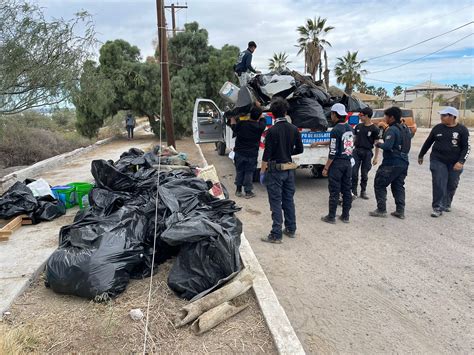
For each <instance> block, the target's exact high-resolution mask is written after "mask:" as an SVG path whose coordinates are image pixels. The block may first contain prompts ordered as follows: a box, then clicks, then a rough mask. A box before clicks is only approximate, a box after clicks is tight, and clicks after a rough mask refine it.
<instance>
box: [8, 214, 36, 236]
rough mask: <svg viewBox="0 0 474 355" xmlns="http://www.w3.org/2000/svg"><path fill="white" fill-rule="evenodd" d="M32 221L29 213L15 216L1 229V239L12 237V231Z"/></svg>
mask: <svg viewBox="0 0 474 355" xmlns="http://www.w3.org/2000/svg"><path fill="white" fill-rule="evenodd" d="M31 223H32V221H31V220H30V219H29V218H28V216H27V215H21V216H17V217H15V218H13V219H12V220H11V221H10V222H8V223H7V224H6V225H5V226H4V227H3V228H2V229H0V241H5V240H8V239H9V238H10V236H11V235H12V233H13V232H14V231H15V230H17V229H18V228H20V227H21V226H22V225H23V224H31Z"/></svg>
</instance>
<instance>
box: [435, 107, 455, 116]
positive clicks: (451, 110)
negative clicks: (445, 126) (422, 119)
mask: <svg viewBox="0 0 474 355" xmlns="http://www.w3.org/2000/svg"><path fill="white" fill-rule="evenodd" d="M438 113H439V114H440V115H451V116H455V117H459V113H458V110H456V109H455V108H454V107H450V106H448V107H446V108H445V109H442V110H441V111H438Z"/></svg>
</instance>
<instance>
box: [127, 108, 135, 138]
mask: <svg viewBox="0 0 474 355" xmlns="http://www.w3.org/2000/svg"><path fill="white" fill-rule="evenodd" d="M135 124H136V121H135V117H133V116H132V114H131V113H130V112H128V113H127V116H126V117H125V128H126V129H127V135H128V139H133V130H134V129H135Z"/></svg>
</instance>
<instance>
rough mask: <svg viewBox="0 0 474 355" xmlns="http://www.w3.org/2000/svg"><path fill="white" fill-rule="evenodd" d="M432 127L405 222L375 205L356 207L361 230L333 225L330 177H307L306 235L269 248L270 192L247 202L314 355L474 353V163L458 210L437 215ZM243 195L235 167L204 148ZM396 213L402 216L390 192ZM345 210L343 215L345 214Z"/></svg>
mask: <svg viewBox="0 0 474 355" xmlns="http://www.w3.org/2000/svg"><path fill="white" fill-rule="evenodd" d="M427 132H428V130H420V131H419V132H418V133H417V134H416V136H415V139H414V141H413V145H412V154H411V165H410V168H409V172H408V178H407V180H406V191H407V209H406V215H407V218H406V219H405V220H403V221H402V220H398V219H396V218H394V217H391V216H389V218H386V219H377V218H373V217H369V216H368V212H369V211H371V210H374V209H375V207H376V205H375V200H374V196H373V185H372V183H373V177H374V175H375V170H376V169H372V171H371V172H370V174H369V177H370V180H369V189H368V191H369V192H370V200H368V201H365V200H361V199H358V200H356V201H354V204H353V208H352V211H351V223H350V224H343V223H338V224H336V225H328V224H326V223H323V222H321V221H320V217H321V216H323V215H324V214H326V213H327V205H328V190H327V179H312V178H310V174H309V171H304V170H302V171H298V173H297V182H296V186H297V191H296V208H297V220H298V235H297V238H296V239H294V240H292V239H291V240H290V239H288V238H285V239H284V243H283V244H282V245H271V244H267V243H262V242H261V241H260V240H259V239H260V237H261V236H262V235H266V234H268V232H269V230H270V226H271V217H270V211H269V205H268V201H267V195H266V191H265V189H264V188H263V187H262V186H260V185H257V186H256V189H255V190H256V193H257V197H256V198H254V199H252V200H245V199H241V200H238V201H239V204H240V205H241V206H242V207H243V210H242V212H240V216H239V217H240V218H241V219H242V220H243V222H244V230H245V234H246V236H247V238H248V239H249V242H250V244H251V246H252V248H253V250H254V251H255V254H256V255H257V258H258V259H259V261H260V263H261V264H262V267H263V269H264V271H265V273H266V274H267V276H268V279H269V280H270V282H271V284H272V286H273V288H274V290H275V292H276V294H277V297H278V298H279V300H280V302H281V304H282V305H283V307H284V309H285V311H286V313H287V314H288V317H289V319H290V321H291V323H292V325H293V326H294V328H295V330H296V332H297V335H298V337H299V338H300V340H301V341H302V343H303V346H304V348H305V350H306V351H307V352H308V353H338V352H339V353H362V354H369V353H370V354H379V353H393V352H396V353H464V354H467V353H473V352H474V337H473V332H472V329H474V322H473V312H472V304H473V298H474V297H473V261H474V259H473V255H474V253H473V232H472V231H473V229H474V228H473V227H474V222H473V213H472V206H473V204H474V197H473V194H472V191H473V189H474V175H473V171H474V168H473V166H474V165H473V163H472V162H473V161H474V160H473V157H471V159H470V160H468V163H467V165H466V167H465V171H464V173H463V174H462V176H461V182H460V186H459V188H458V192H457V194H456V196H455V200H454V203H453V211H452V212H451V213H445V215H443V216H442V217H441V218H438V219H434V218H431V217H430V212H431V174H430V172H429V164H428V160H429V159H428V157H426V162H425V164H424V165H423V166H419V165H418V164H417V163H416V156H417V154H418V152H419V149H420V146H421V144H422V143H423V142H424V139H425V138H426V136H427ZM202 147H203V150H204V155H205V156H206V158H207V160H208V162H209V164H214V165H216V167H217V170H218V172H219V174H220V176H221V179H222V181H223V182H224V183H225V184H226V185H227V187H228V188H229V191H233V179H234V176H235V174H234V167H233V165H232V162H231V160H230V159H228V158H227V157H225V156H224V157H221V156H218V155H217V153H216V152H215V151H214V147H213V146H212V145H203V146H202ZM388 210H389V211H392V210H394V203H393V198H392V197H391V194H390V192H389V202H388ZM338 212H339V213H340V210H339V211H338Z"/></svg>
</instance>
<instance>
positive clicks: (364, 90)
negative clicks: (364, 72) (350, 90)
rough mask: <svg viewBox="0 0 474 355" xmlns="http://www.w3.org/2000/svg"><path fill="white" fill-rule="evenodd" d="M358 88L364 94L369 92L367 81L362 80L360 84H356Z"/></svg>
mask: <svg viewBox="0 0 474 355" xmlns="http://www.w3.org/2000/svg"><path fill="white" fill-rule="evenodd" d="M356 87H357V90H359V92H360V93H362V94H367V84H366V83H365V81H361V82H360V83H359V84H357V85H356Z"/></svg>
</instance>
